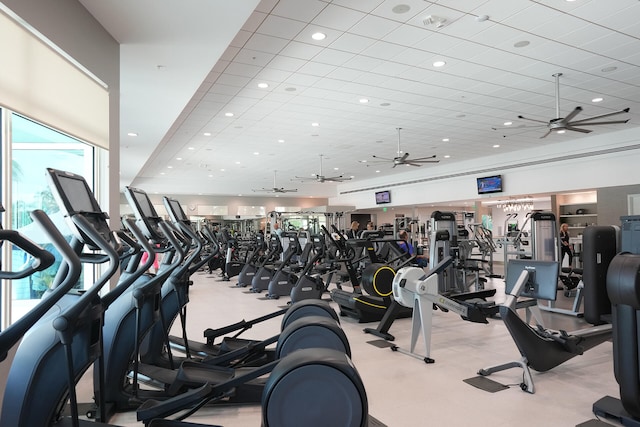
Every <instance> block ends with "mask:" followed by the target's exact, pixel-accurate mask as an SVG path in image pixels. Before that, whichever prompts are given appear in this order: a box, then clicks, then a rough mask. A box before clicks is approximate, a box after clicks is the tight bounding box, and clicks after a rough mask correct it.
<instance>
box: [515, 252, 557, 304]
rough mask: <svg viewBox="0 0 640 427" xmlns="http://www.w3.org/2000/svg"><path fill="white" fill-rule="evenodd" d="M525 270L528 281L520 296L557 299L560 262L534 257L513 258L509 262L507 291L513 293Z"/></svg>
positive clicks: (549, 299)
mask: <svg viewBox="0 0 640 427" xmlns="http://www.w3.org/2000/svg"><path fill="white" fill-rule="evenodd" d="M523 271H527V273H528V277H527V283H526V285H525V287H524V289H523V290H522V293H521V294H520V295H519V296H523V297H527V298H535V299H543V300H548V301H555V299H556V294H557V292H558V263H557V262H555V261H535V260H532V259H511V260H509V262H508V264H507V280H506V283H505V292H506V293H511V291H512V290H513V288H514V287H515V286H516V283H517V282H518V279H519V277H520V275H521V273H522V272H523Z"/></svg>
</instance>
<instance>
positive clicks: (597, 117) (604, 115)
mask: <svg viewBox="0 0 640 427" xmlns="http://www.w3.org/2000/svg"><path fill="white" fill-rule="evenodd" d="M628 112H629V108H625V109H624V110H620V111H614V112H613V113H607V114H601V115H599V116H593V117H589V118H586V119H582V120H576V121H575V122H573V124H580V125H582V124H584V123H585V122H590V121H591V120H599V119H604V118H605V117H611V116H615V115H618V114H624V113H628ZM627 121H628V120H627ZM624 123H626V122H624Z"/></svg>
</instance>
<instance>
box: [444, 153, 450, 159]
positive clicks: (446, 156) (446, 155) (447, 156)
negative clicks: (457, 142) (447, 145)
mask: <svg viewBox="0 0 640 427" xmlns="http://www.w3.org/2000/svg"><path fill="white" fill-rule="evenodd" d="M443 157H444V158H445V159H448V158H449V157H451V156H450V155H448V154H445V155H444V156H443Z"/></svg>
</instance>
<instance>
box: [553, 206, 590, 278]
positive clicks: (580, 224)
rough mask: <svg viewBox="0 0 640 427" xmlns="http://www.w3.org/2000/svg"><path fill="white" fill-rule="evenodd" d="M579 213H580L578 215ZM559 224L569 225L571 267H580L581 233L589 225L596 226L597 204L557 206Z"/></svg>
mask: <svg viewBox="0 0 640 427" xmlns="http://www.w3.org/2000/svg"><path fill="white" fill-rule="evenodd" d="M578 212H580V213H578ZM559 214H560V215H559V219H560V224H562V223H565V222H566V223H567V224H568V225H569V243H571V246H572V250H573V266H574V267H579V268H581V267H582V263H581V261H580V260H581V258H582V257H581V255H582V232H583V231H584V229H585V227H588V226H589V225H597V224H598V204H597V203H572V204H564V205H559Z"/></svg>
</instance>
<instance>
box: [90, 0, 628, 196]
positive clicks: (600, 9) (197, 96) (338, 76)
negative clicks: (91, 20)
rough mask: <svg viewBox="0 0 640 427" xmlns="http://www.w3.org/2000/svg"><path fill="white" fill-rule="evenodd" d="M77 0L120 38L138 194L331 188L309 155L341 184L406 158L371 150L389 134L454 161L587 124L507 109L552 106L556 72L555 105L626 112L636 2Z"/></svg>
mask: <svg viewBox="0 0 640 427" xmlns="http://www.w3.org/2000/svg"><path fill="white" fill-rule="evenodd" d="M80 1H81V3H82V4H83V5H84V6H85V7H86V8H87V9H88V10H89V11H90V12H91V13H92V14H93V15H94V16H95V17H96V19H97V20H98V21H99V22H101V23H102V25H103V26H104V27H105V28H106V29H107V30H108V31H109V32H110V33H111V34H112V35H113V36H114V38H115V39H116V40H118V41H119V42H120V43H121V46H122V50H121V74H122V82H121V100H122V106H121V117H120V123H121V135H120V140H121V184H122V185H123V186H124V185H135V186H138V187H140V188H143V189H145V190H147V191H149V192H161V193H170V194H213V195H238V194H243V195H249V194H268V193H260V192H257V193H256V192H253V191H252V190H255V189H260V188H263V187H265V188H271V187H273V186H274V185H275V186H276V187H285V188H287V189H297V190H298V191H297V193H286V194H283V195H285V196H286V195H304V196H322V197H327V196H331V195H335V192H336V184H335V183H333V182H324V183H317V182H300V179H298V178H297V177H305V178H311V177H312V175H313V174H319V173H320V165H321V163H320V162H321V157H320V156H321V155H322V175H324V176H326V177H334V176H345V177H353V178H352V179H353V180H354V181H355V180H363V179H367V178H372V177H379V176H384V175H389V176H391V175H396V174H401V173H405V172H407V171H408V170H409V169H408V168H411V169H412V170H413V169H415V168H414V167H412V166H398V167H395V168H394V167H392V166H393V164H392V163H391V161H387V162H384V163H378V162H376V159H374V157H373V155H376V156H381V157H387V158H393V157H396V156H398V154H397V151H398V143H399V142H400V148H401V151H402V152H403V153H402V154H404V153H405V152H408V153H410V158H415V157H426V156H432V155H435V156H436V159H437V160H439V163H438V164H425V165H423V166H421V170H427V169H428V168H442V169H443V170H446V169H449V170H455V168H456V163H457V162H460V161H463V160H471V159H476V158H487V156H490V155H491V154H494V153H495V154H501V153H507V152H510V151H516V150H522V149H525V148H531V147H541V148H542V149H543V148H544V146H545V145H547V144H558V143H563V142H567V141H571V140H574V139H577V138H583V137H584V136H585V135H586V134H583V133H578V132H573V131H567V132H566V133H564V134H557V133H555V132H553V133H551V134H550V135H549V136H548V137H546V138H543V139H541V138H540V137H541V136H542V135H544V134H545V133H546V131H547V127H546V125H545V124H543V123H536V122H533V121H527V120H523V119H519V118H518V116H519V115H522V116H525V117H528V118H532V119H535V120H541V121H544V122H548V121H549V120H551V119H554V118H556V117H557V114H556V82H555V78H554V77H553V75H554V74H555V73H562V76H561V77H560V79H559V88H560V91H559V94H560V98H559V105H560V117H564V116H566V115H567V114H569V113H570V112H571V111H572V110H573V109H574V108H575V107H576V106H582V107H583V109H584V110H583V111H582V113H580V114H579V115H578V116H576V118H575V120H579V119H583V118H588V117H592V116H597V115H603V114H608V113H611V112H615V111H619V110H621V109H624V108H630V113H628V114H621V115H617V116H613V117H610V118H607V120H620V119H625V120H626V119H630V121H629V123H627V124H612V125H601V126H584V127H585V128H587V129H591V130H593V133H591V135H594V134H604V133H607V132H612V131H615V130H619V129H621V128H623V127H627V128H629V127H637V126H640V108H639V107H640V102H639V101H640V40H639V38H640V20H639V19H638V17H640V2H639V1H638V0H615V1H607V2H605V1H597V0H574V1H567V0H540V1H531V0H440V1H426V0H262V1H259V2H258V1H257V0H251V1H249V0H246V1H233V2H231V1H210V0H184V1H180V2H176V1H171V0H137V1H129V0H110V1H108V2H105V1H103V0H80ZM254 8H255V9H254ZM317 32H321V33H324V34H325V35H326V38H324V39H323V40H319V41H317V40H314V39H313V38H312V35H313V34H314V33H317ZM436 61H443V62H444V63H445V64H444V65H443V66H441V67H436V66H434V63H435V62H436ZM265 84H266V86H265ZM596 98H602V100H601V101H600V102H594V101H593V100H594V99H596ZM365 100H366V102H365ZM508 122H511V124H510V125H505V123H508ZM314 124H315V125H314ZM398 128H401V129H402V130H401V131H400V132H398V130H397V129H398ZM129 133H135V134H137V136H129V135H128V134H129ZM639 136H640V131H639ZM402 154H401V155H402ZM274 171H277V174H275V179H274ZM395 178H397V177H394V179H395ZM274 182H275V184H274Z"/></svg>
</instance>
